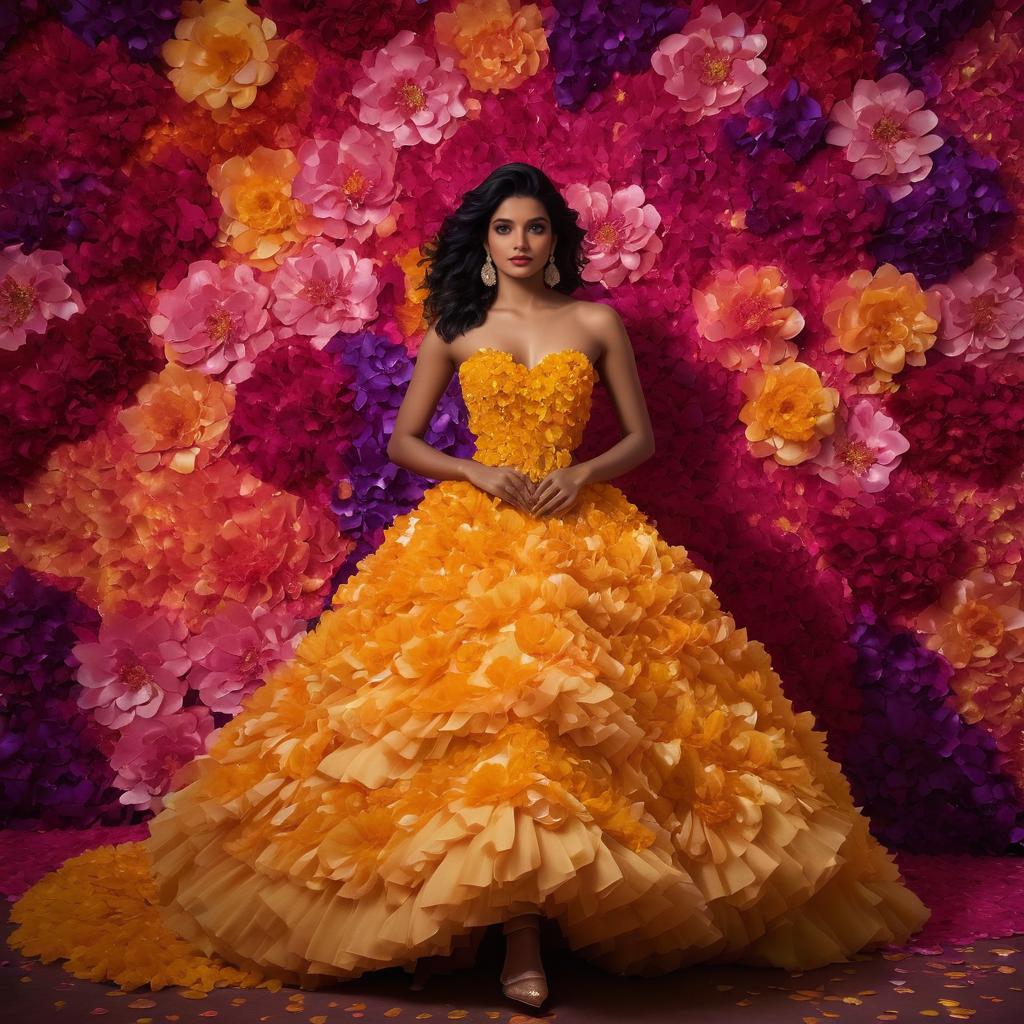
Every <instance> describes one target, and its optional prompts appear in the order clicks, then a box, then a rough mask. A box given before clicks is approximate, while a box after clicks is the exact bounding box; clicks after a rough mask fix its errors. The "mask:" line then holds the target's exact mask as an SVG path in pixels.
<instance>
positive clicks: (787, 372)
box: [739, 359, 839, 466]
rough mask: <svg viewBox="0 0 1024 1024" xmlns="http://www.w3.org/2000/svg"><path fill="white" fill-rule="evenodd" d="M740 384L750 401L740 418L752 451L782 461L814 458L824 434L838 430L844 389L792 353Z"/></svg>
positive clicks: (792, 462)
mask: <svg viewBox="0 0 1024 1024" xmlns="http://www.w3.org/2000/svg"><path fill="white" fill-rule="evenodd" d="M741 387H742V389H743V393H744V394H745V395H746V397H747V399H748V401H747V403H746V404H745V405H744V406H743V408H742V409H740V412H739V418H740V420H742V422H744V423H746V424H747V429H746V438H747V440H748V441H749V442H750V451H751V453H752V454H754V455H756V456H758V457H762V458H763V457H764V456H769V455H770V456H771V457H772V458H774V459H775V461H776V462H778V463H779V464H780V465H782V466H796V465H799V464H800V463H801V462H806V461H807V460H808V459H813V458H814V456H815V455H817V454H818V452H819V450H820V449H821V439H822V438H823V437H827V436H829V435H830V434H831V433H832V431H833V430H835V425H836V423H835V411H836V407H837V406H838V405H839V392H838V391H837V390H836V389H835V388H829V387H825V386H824V385H823V384H822V382H821V378H820V377H819V376H818V372H817V370H815V369H814V367H812V366H808V365H807V364H806V363H799V362H797V361H795V360H793V359H787V360H786V361H785V362H784V363H780V364H779V365H778V366H768V367H764V368H762V369H755V370H752V371H751V372H750V373H749V374H747V375H746V376H745V377H744V378H743V381H742V384H741Z"/></svg>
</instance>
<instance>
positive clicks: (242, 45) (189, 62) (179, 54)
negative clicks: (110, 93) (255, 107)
mask: <svg viewBox="0 0 1024 1024" xmlns="http://www.w3.org/2000/svg"><path fill="white" fill-rule="evenodd" d="M181 13H182V14H183V15H184V17H183V18H182V19H181V20H180V21H179V22H178V24H177V25H176V26H175V28H174V34H175V36H176V37H177V38H175V39H169V40H168V41H167V42H166V43H164V45H163V48H162V50H161V54H162V56H163V58H164V60H165V61H166V62H167V63H168V65H170V67H171V68H172V70H171V71H169V72H168V74H167V77H168V78H169V79H170V80H171V82H172V83H173V84H174V88H175V90H176V91H177V93H178V95H179V96H180V97H181V98H182V99H183V100H185V101H187V102H192V101H195V102H196V103H198V104H199V105H200V106H201V107H204V108H205V109H207V110H210V111H212V112H213V117H214V120H216V121H221V122H223V121H227V120H228V119H229V118H230V116H231V112H232V110H233V109H239V110H242V109H244V108H246V107H248V106H251V105H252V103H253V101H254V100H255V99H256V91H257V89H258V88H259V86H261V85H265V84H266V83H267V82H269V81H270V80H271V79H272V78H273V77H274V75H275V74H276V73H277V57H278V55H279V53H280V52H281V50H282V49H283V48H284V46H285V45H286V43H285V42H284V40H281V39H274V36H275V35H276V34H277V26H276V25H275V24H274V23H273V22H272V21H271V20H270V19H269V18H261V17H260V16H259V15H258V14H257V13H256V12H255V11H252V10H250V9H249V7H247V6H246V3H245V0H201V2H199V0H184V3H183V4H182V5H181Z"/></svg>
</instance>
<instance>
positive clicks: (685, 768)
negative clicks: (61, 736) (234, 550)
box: [12, 164, 929, 1006]
mask: <svg viewBox="0 0 1024 1024" xmlns="http://www.w3.org/2000/svg"><path fill="white" fill-rule="evenodd" d="M582 236H583V232H582V231H581V230H580V228H579V227H578V225H577V224H576V216H575V214H574V213H573V212H572V211H571V210H570V209H569V208H568V207H567V205H566V204H565V202H564V200H563V199H562V197H561V196H560V194H559V193H558V191H557V189H555V188H554V186H553V185H552V184H551V182H550V181H549V180H548V178H547V177H546V176H545V175H544V174H543V173H542V172H540V171H539V170H537V169H536V168H533V167H531V166H529V165H526V164H508V165H506V166H504V167H500V168H498V169H497V170H495V171H494V172H493V173H492V174H491V175H490V176H489V177H488V178H487V179H486V180H485V181H484V182H483V183H482V184H481V185H479V186H478V187H477V188H476V189H473V190H472V191H470V192H469V193H467V194H466V195H465V196H464V198H463V202H462V204H461V205H460V207H459V208H458V210H456V211H455V212H454V213H453V214H451V215H450V216H449V217H448V218H447V219H446V220H445V222H444V224H443V226H442V229H441V231H440V233H439V235H438V238H437V240H436V244H435V245H434V246H433V247H432V248H431V249H430V250H428V257H429V262H430V266H429V270H428V272H427V279H426V283H427V289H428V296H429V297H428V302H427V312H428V319H429V320H430V321H431V328H430V330H429V331H428V332H427V335H426V337H425V338H424V339H423V342H422V344H421V346H420V349H419V354H418V356H417V360H416V366H415V371H414V373H413V377H412V380H411V381H410V384H409V388H408V392H407V394H406V396H405V400H404V402H403V404H402V407H401V409H400V410H399V413H398V417H397V420H396V423H395V428H394V432H393V435H392V438H391V441H390V444H389V446H388V449H389V454H390V456H391V457H392V458H393V459H394V460H395V461H396V462H398V463H400V464H401V465H403V466H407V467H408V468H410V469H412V470H415V471H416V472H418V473H421V474H423V475H424V476H426V477H428V478H433V479H435V480H437V481H439V482H438V483H437V484H436V485H435V486H433V487H431V488H429V489H428V490H427V491H426V493H425V494H424V496H423V499H422V500H421V502H420V503H419V505H417V507H416V508H414V509H413V510H412V511H411V512H409V513H407V514H404V515H400V516H398V517H397V518H396V519H395V521H394V523H393V524H392V526H391V527H390V528H389V529H388V530H387V531H386V532H385V537H384V540H383V543H382V544H381V545H380V546H379V547H378V548H377V549H376V550H375V551H374V552H373V553H372V554H371V555H369V556H367V557H366V558H364V559H363V560H362V561H361V562H360V563H359V566H358V571H357V572H356V574H355V575H354V576H352V577H351V578H350V579H349V580H348V581H347V582H346V583H345V584H344V585H342V586H341V587H340V588H339V589H338V591H337V593H336V594H335V595H334V598H333V601H332V609H331V610H330V611H328V612H326V613H325V614H324V616H323V617H322V618H321V620H320V623H319V624H318V626H317V629H316V630H315V631H314V632H312V633H310V634H308V635H307V636H306V637H305V638H304V640H303V642H302V644H301V645H300V647H299V649H298V650H297V652H296V657H295V659H294V661H293V662H292V663H289V664H288V665H287V666H282V667H279V668H278V669H277V670H275V671H274V672H273V673H272V674H271V675H270V676H269V677H268V679H267V680H266V681H265V683H264V684H263V686H262V687H261V688H260V689H259V690H257V691H256V693H254V694H253V695H252V697H250V698H249V700H248V701H247V702H246V704H245V705H244V707H243V710H242V711H241V712H240V713H239V714H238V715H237V716H236V717H235V718H234V719H233V720H232V721H231V722H230V723H228V724H227V725H226V726H225V727H224V728H223V729H222V730H221V733H220V735H219V736H218V738H217V741H216V743H215V744H213V745H212V746H211V748H210V750H209V753H208V754H207V755H205V756H204V757H201V758H198V759H197V760H196V761H194V762H193V763H192V765H191V766H190V771H189V773H188V778H183V779H181V780H176V786H178V787H179V788H176V789H175V790H174V791H173V792H171V793H170V794H168V796H167V798H166V801H165V807H164V809H163V810H162V811H161V813H160V814H159V815H157V816H156V817H155V818H154V819H153V821H152V822H151V823H150V833H151V834H150V838H149V839H148V840H146V841H145V843H140V844H134V845H133V844H124V845H123V846H120V847H117V848H116V851H115V853H114V855H113V856H112V855H111V854H110V853H109V852H107V853H102V852H97V851H90V853H87V854H83V855H82V856H81V857H79V858H73V859H72V860H71V861H68V862H67V863H66V864H65V865H64V866H63V867H62V868H61V869H60V870H59V871H58V872H55V873H53V874H52V875H50V876H47V878H45V879H43V880H42V881H41V882H40V883H38V884H37V886H36V887H35V888H34V889H33V890H30V892H29V893H28V894H26V895H25V896H24V897H23V898H22V900H21V901H20V902H19V903H18V904H16V906H15V908H14V911H13V917H14V919H15V920H16V921H18V922H20V923H21V924H22V929H20V930H19V931H18V932H15V934H14V936H13V937H12V943H18V944H19V945H20V946H21V947H23V948H24V949H25V951H26V952H27V953H32V952H42V953H44V955H48V957H49V958H52V957H53V956H69V955H70V953H71V951H72V950H73V951H74V954H75V956H76V958H77V963H78V965H79V968H80V969H85V970H88V969H89V968H90V966H91V967H92V971H93V973H92V974H91V975H87V976H92V977H94V978H95V977H100V976H103V977H112V979H113V980H118V977H119V976H118V975H117V974H116V972H114V971H113V970H112V969H111V968H110V965H109V963H108V961H107V960H102V961H101V965H100V966H99V967H97V966H96V963H97V962H98V957H99V954H97V957H96V958H92V959H91V960H90V956H91V952H92V950H94V949H97V948H99V947H100V946H101V944H102V946H103V949H104V950H105V952H104V954H103V955H104V956H109V950H110V948H111V947H112V946H116V943H112V942H110V941H109V940H110V938H111V934H110V929H111V928H112V927H113V926H112V925H110V926H108V925H107V924H106V921H105V919H104V918H103V916H102V914H100V913H99V912H98V911H96V910H95V909H94V908H95V907H102V906H103V900H102V899H95V898H94V899H90V900H84V901H82V902H80V903H79V904H75V903H74V900H75V897H76V895H77V893H78V891H90V890H92V891H93V892H95V890H96V888H97V887H101V886H106V887H107V888H106V890H105V891H106V892H107V893H108V895H109V893H110V892H111V891H113V892H115V893H116V895H117V897H118V898H119V899H129V898H130V897H129V896H128V892H129V888H130V887H129V885H128V879H129V878H130V877H131V878H139V877H143V876H144V877H148V878H151V879H152V881H153V884H154V889H155V896H154V899H153V902H154V904H159V913H160V915H161V919H162V926H166V927H167V928H170V929H172V930H173V933H176V934H177V935H178V936H181V937H182V938H183V939H184V940H185V941H186V942H187V943H188V944H189V945H188V946H187V949H188V951H189V955H192V954H197V955H198V954H202V955H204V956H208V957H209V956H214V955H215V954H216V955H219V956H220V957H222V958H223V959H225V960H227V961H228V962H229V963H231V964H235V965H238V967H239V968H240V969H242V970H247V971H250V972H258V974H262V976H271V977H274V978H280V979H281V980H283V981H288V982H297V983H300V984H302V985H304V986H307V987H319V985H320V984H322V983H329V982H330V981H331V980H332V979H334V978H352V977H357V976H358V975H360V974H362V973H363V972H365V971H367V970H371V969H375V968H380V967H388V966H403V967H405V968H406V969H409V968H411V967H413V966H414V965H416V964H418V965H419V970H418V972H417V978H416V979H415V981H414V984H420V983H422V980H423V977H424V975H425V973H426V972H427V970H428V969H429V967H430V966H433V965H436V963H437V960H442V961H443V960H444V958H446V957H447V958H449V960H448V962H449V963H463V964H466V963H469V962H470V961H471V956H472V954H473V953H474V951H475V949H476V946H477V944H478V943H479V940H480V937H481V935H482V934H483V932H484V930H485V929H486V928H487V927H488V926H491V925H496V924H499V923H500V924H502V925H503V929H504V932H505V934H506V936H507V944H506V956H505V962H504V966H503V971H502V974H501V981H502V985H503V988H504V991H505V993H506V994H507V995H508V996H510V997H511V998H513V999H516V1000H519V1001H521V1002H524V1003H527V1004H529V1005H531V1006H539V1005H541V1003H542V1002H543V1001H544V999H545V998H546V997H547V982H546V978H545V975H544V970H543V964H542V958H541V950H540V942H539V922H540V919H541V918H542V917H546V918H550V919H553V920H554V921H555V922H557V926H558V928H559V930H560V931H561V933H562V935H563V936H564V938H565V939H566V940H567V942H568V944H569V946H570V947H571V948H573V949H575V950H577V951H578V952H579V953H580V954H581V955H582V956H585V957H587V958H588V959H590V960H592V961H594V962H595V963H597V964H599V965H601V966H603V967H604V968H606V969H608V970H610V971H613V972H616V973H621V974H657V973H663V972H667V971H671V970H673V969H675V968H678V967H682V966H686V965H688V964H692V963H698V962H719V963H720V962H726V961H729V962H739V963H746V964H759V965H775V966H783V967H787V968H789V969H810V968H814V967H818V966H822V965H824V964H827V963H832V962H836V961H844V960H847V959H849V958H850V957H851V956H852V955H853V954H854V953H857V952H859V951H861V950H865V949H869V948H874V947H877V946H879V945H882V944H886V943H902V942H904V941H905V940H906V939H907V938H908V937H909V936H910V934H912V933H913V932H914V931H916V930H917V929H919V928H920V926H921V925H922V924H923V923H924V921H925V920H927V918H928V916H929V911H928V910H927V908H925V907H924V906H923V904H922V903H921V902H920V901H919V900H918V899H917V897H916V896H914V894H913V893H911V892H910V891H909V890H908V889H906V888H905V887H904V886H903V885H902V883H901V881H900V878H899V874H898V872H897V870H896V867H895V866H894V863H893V861H892V858H891V857H890V856H889V855H888V853H887V852H886V851H885V850H884V849H883V848H882V847H881V846H880V845H879V844H878V843H877V842H876V841H875V839H874V838H873V837H872V836H871V835H870V833H869V832H868V827H867V824H868V823H867V819H866V818H865V817H864V816H863V815H862V814H860V813H859V811H858V810H857V808H855V807H854V805H853V803H852V800H851V796H850V790H849V786H848V784H847V782H846V780H845V778H844V777H843V775H842V774H841V772H840V770H839V767H838V765H836V764H835V763H834V762H833V761H831V760H830V759H829V758H828V756H827V754H826V752H825V747H824V742H823V737H822V736H821V734H820V733H817V732H815V730H814V727H813V724H814V723H813V718H812V716H811V715H810V713H809V712H802V713H800V714H796V713H794V711H793V708H792V706H791V704H790V703H789V701H788V700H787V699H786V698H785V696H784V695H783V693H782V689H781V683H780V680H779V677H778V675H777V674H776V673H775V672H774V671H773V669H772V668H771V664H770V661H769V658H768V656H767V654H766V652H765V650H764V648H763V646H762V645H761V644H760V643H758V642H757V641H754V640H749V639H748V638H747V636H746V632H745V631H744V630H738V629H737V628H736V626H735V622H734V620H733V619H732V617H731V616H730V615H729V614H728V613H727V612H725V611H723V610H722V609H721V608H720V606H719V602H718V600H717V598H716V596H715V594H714V592H713V590H712V588H711V581H710V578H709V576H708V574H707V573H704V572H702V571H700V570H699V569H697V568H696V567H695V566H694V564H693V563H692V562H691V561H690V559H689V556H688V554H687V552H686V549H685V548H683V547H681V546H671V545H669V544H667V543H666V542H665V541H664V540H663V539H662V538H661V537H660V536H659V535H658V533H657V531H656V530H655V528H654V527H653V526H652V525H651V523H650V522H649V521H648V520H647V519H646V518H645V516H644V515H643V514H642V513H641V512H640V510H639V509H638V508H637V507H636V506H635V505H634V504H632V503H631V502H630V501H629V500H628V499H627V498H626V496H625V495H624V494H623V493H622V491H620V490H619V489H618V488H616V487H614V486H613V485H611V484H608V483H606V482H605V481H607V480H608V479H609V478H612V477H615V476H618V475H619V474H621V473H624V472H625V471H627V470H628V469H630V468H632V467H633V466H635V465H638V464H639V463H641V462H642V461H644V460H645V459H646V458H648V457H649V456H650V455H651V454H652V453H653V451H654V442H653V438H652V432H651V426H650V422H649V419H648V415H647V411H646V406H645V403H644V399H643V395H642V393H641V389H640V384H639V381H638V377H637V373H636V366H635V363H634V359H633V353H632V349H631V346H630V343H629V340H628V337H627V335H626V333H625V331H624V329H623V326H622V322H621V320H620V319H619V317H618V316H617V314H616V313H615V312H614V311H613V310H612V309H611V307H609V306H606V305H604V304H600V303H587V302H576V301H573V300H572V299H571V298H569V293H571V292H572V291H573V290H574V289H575V288H576V287H577V286H578V285H579V284H580V276H579V268H580V266H581V265H582V262H583V261H582V259H581V255H580V248H581V243H582ZM453 374H458V376H459V380H460V382H461V385H462V392H463V397H464V399H465V402H466V406H467V409H468V411H469V414H470V428H471V430H472V431H473V433H474V434H475V435H476V437H477V450H476V452H475V453H474V455H473V458H472V459H459V458H454V457H452V456H450V455H446V454H444V453H442V452H439V451H436V450H434V449H433V448H432V447H431V446H429V445H428V444H426V443H425V442H424V441H423V440H422V439H421V435H422V434H423V433H424V432H425V430H426V428H427V425H428V423H429V421H430V419H431V416H432V413H433V411H434V408H435V406H436V403H437V401H438V399H439V397H440V396H441V394H442V393H443V392H444V391H445V389H446V387H447V385H448V383H449V381H450V379H451V376H452V375H453ZM598 379H600V380H602V381H603V383H604V384H605V385H606V386H607V387H608V388H609V390H610V391H611V394H612V398H613V400H614V403H615V406H616V409H617V411H618V414H619V417H620V420H621V422H622V425H623V427H624V432H625V436H624V437H623V438H622V440H621V441H619V442H618V443H617V444H616V445H615V446H614V447H612V448H611V449H609V450H608V451H606V452H604V453H603V454H601V455H599V456H598V457H596V458H594V459H590V460H588V461H586V462H574V461H573V452H574V450H575V449H576V447H577V446H578V444H579V442H580V438H581V435H582V432H583V429H584V427H585V426H586V422H587V419H588V416H589V413H590V402H591V395H592V391H593V387H594V385H595V383H596V382H597V380H598ZM133 872H134V874H133ZM110 879H114V881H113V882H111V881H110ZM76 887H79V889H76ZM62 900H63V906H65V907H67V906H72V907H77V909H76V910H74V911H73V912H72V913H71V914H70V915H68V914H64V915H63V918H69V917H70V918H72V919H76V920H73V921H72V922H71V924H68V922H67V921H66V920H64V919H63V918H59V917H58V915H57V913H56V912H55V911H54V909H53V908H55V907H59V906H60V905H61V901H62ZM86 907H88V908H89V909H88V910H86V909H84V908H86ZM120 910H121V912H120V913H119V914H118V915H116V916H117V919H118V920H120V921H124V920H126V919H130V915H126V914H125V913H124V911H123V908H120ZM89 915H93V916H92V919H90V920H88V921H85V922H83V921H82V920H81V919H82V918H83V916H89ZM105 929H106V930H105ZM83 930H84V934H85V936H86V939H84V940H83ZM146 933H147V934H146V937H145V938H144V939H143V938H140V939H138V940H136V945H135V947H134V949H133V950H132V955H133V956H134V958H135V974H133V975H131V976H132V977H138V976H139V975H140V973H141V975H142V976H146V974H145V972H146V971H147V970H148V969H149V961H150V959H152V960H153V962H154V963H159V962H160V961H159V958H158V953H160V954H163V953H165V952H166V947H167V945H168V943H169V941H170V940H169V938H168V933H166V932H164V933H160V932H159V929H157V928H151V929H146ZM466 954H468V956H467V955H466ZM182 959H184V957H182ZM161 970H162V971H163V973H162V974H161V978H167V979H168V982H165V983H169V981H174V980H177V979H180V978H182V977H184V976H186V973H187V972H186V971H185V969H184V968H182V970H181V971H179V972H178V973H177V974H175V973H173V972H172V973H171V974H170V975H168V974H167V968H166V967H165V966H164V965H161ZM209 970H210V971H214V973H216V971H215V969H214V968H210V969H209ZM216 970H219V969H216ZM218 976H219V977H222V978H225V979H226V980H228V981H230V982H232V983H236V984H237V983H247V982H246V981H244V980H240V979H239V978H238V977H237V976H231V975H229V974H224V973H222V974H220V975H218ZM256 976H258V975H257V974H250V975H247V976H246V977H247V978H248V983H251V981H252V978H253V977H256ZM204 977H205V978H206V980H207V981H208V980H209V977H210V974H209V971H208V973H207V974H206V975H204ZM178 983H181V981H180V980H179V981H178Z"/></svg>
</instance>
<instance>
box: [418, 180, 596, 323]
mask: <svg viewBox="0 0 1024 1024" xmlns="http://www.w3.org/2000/svg"><path fill="white" fill-rule="evenodd" d="M509 196H529V197H532V198H534V199H537V200H539V201H540V202H541V203H543V205H544V208H545V210H547V214H548V217H550V219H551V230H552V232H553V233H554V234H556V235H557V236H558V243H557V245H556V246H555V265H556V266H557V267H558V273H559V274H560V275H561V277H560V280H559V282H558V284H556V285H555V287H554V289H553V290H555V291H560V292H565V293H566V294H572V292H574V291H575V290H576V289H577V288H579V287H580V285H581V284H583V278H582V276H581V274H580V271H581V270H582V269H583V268H584V267H585V266H586V265H587V263H589V262H590V261H589V260H588V259H587V258H586V257H585V256H584V255H583V239H584V238H585V237H586V234H587V233H586V231H584V230H583V228H581V227H580V226H579V224H578V223H577V221H578V220H579V214H578V213H577V212H576V211H575V210H574V209H572V207H570V206H569V204H568V203H566V201H565V200H564V199H563V198H562V194H561V192H559V191H558V189H557V188H555V186H554V185H553V184H552V182H551V179H550V178H549V177H548V176H547V175H546V174H545V173H544V172H543V171H542V170H540V169H539V168H537V167H534V166H533V165H532V164H523V163H510V164H502V165H501V167H498V168H495V170H493V171H491V173H490V174H489V175H487V177H486V178H485V179H484V180H483V181H482V182H480V184H479V185H477V186H476V188H474V189H470V190H469V191H468V192H466V193H464V194H463V196H462V202H461V203H460V205H459V207H458V209H456V210H455V211H454V212H452V213H449V214H448V215H447V216H446V217H445V218H444V221H443V222H442V223H441V227H440V229H439V230H438V232H437V234H436V235H435V236H434V237H433V239H431V240H430V241H429V242H427V243H426V244H425V245H424V247H423V251H424V253H425V254H426V255H425V256H424V257H423V258H422V259H421V260H420V261H419V263H418V264H417V266H419V264H422V263H427V264H428V266H427V270H426V275H425V278H424V283H423V287H425V288H426V290H427V298H426V300H425V301H424V304H423V310H424V315H425V316H426V318H427V322H428V323H430V324H432V325H433V326H434V329H435V330H436V331H437V333H438V335H440V337H441V338H443V339H444V341H446V342H452V341H454V340H455V339H456V338H457V337H458V336H459V335H460V334H464V333H465V332H466V331H468V330H470V329H471V328H473V327H477V326H479V325H480V324H482V323H483V322H484V319H485V318H486V315H487V310H488V309H489V308H490V307H491V304H492V303H493V302H494V297H495V295H496V294H497V289H496V288H494V287H493V286H492V287H488V286H487V285H485V284H484V283H483V281H481V280H480V268H481V267H482V266H483V265H484V261H485V260H486V258H487V253H486V250H485V249H484V242H485V241H486V240H487V231H488V228H489V227H490V223H491V216H492V215H493V214H494V211H495V209H497V207H498V206H500V205H501V203H502V202H504V200H506V199H508V198H509Z"/></svg>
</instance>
